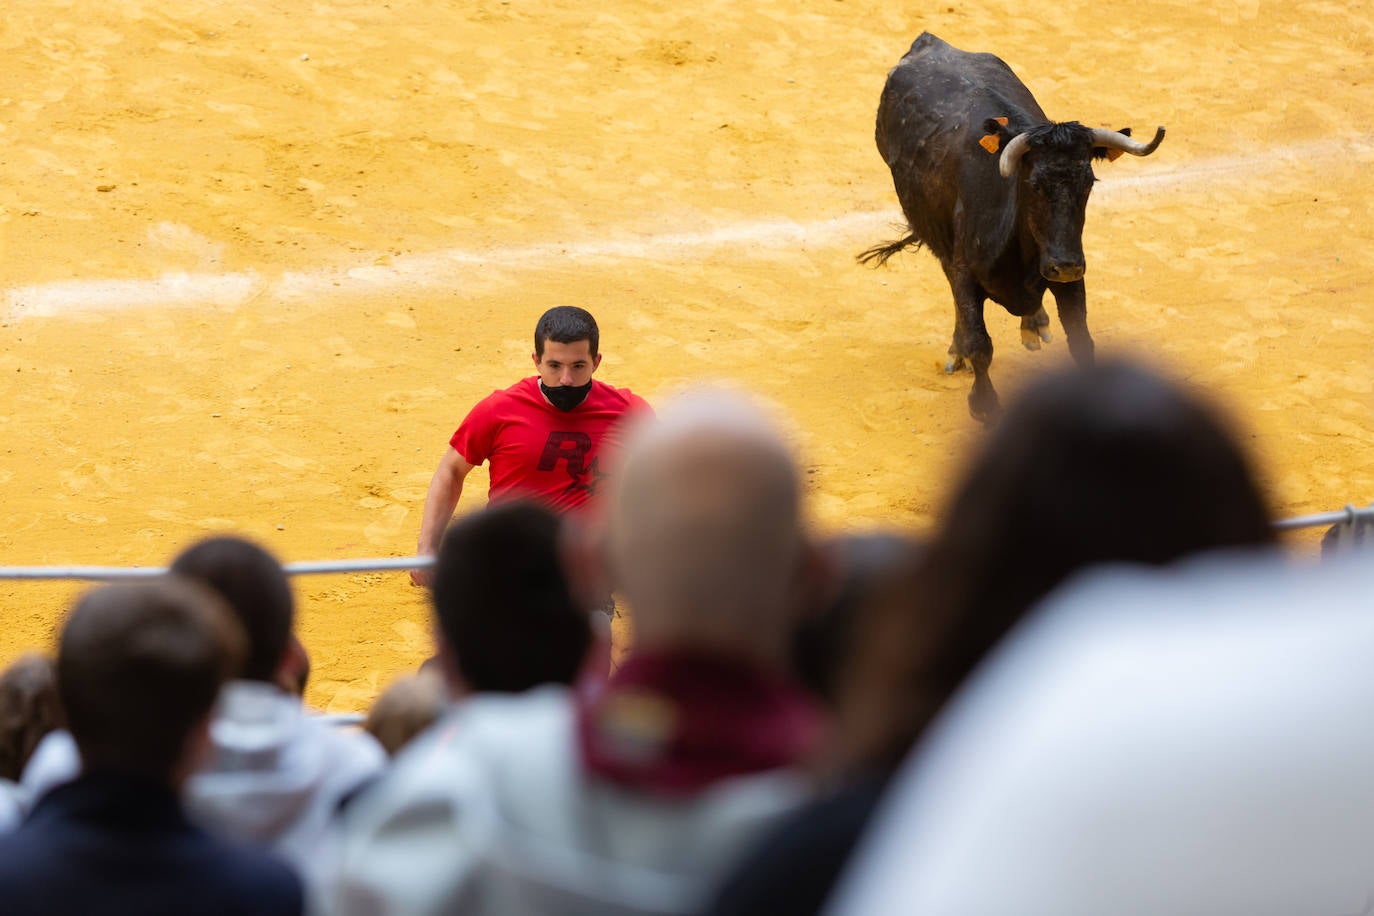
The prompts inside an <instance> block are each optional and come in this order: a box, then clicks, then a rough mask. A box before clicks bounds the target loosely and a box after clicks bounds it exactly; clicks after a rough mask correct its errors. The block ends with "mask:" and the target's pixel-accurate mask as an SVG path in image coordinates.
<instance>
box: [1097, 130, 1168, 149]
mask: <svg viewBox="0 0 1374 916" xmlns="http://www.w3.org/2000/svg"><path fill="white" fill-rule="evenodd" d="M1163 140H1164V128H1162V127H1156V128H1155V138H1154V139H1153V140H1151V141H1150V142H1149V143H1141V142H1140V141H1139V140H1132V139H1131V138H1130V137H1128V136H1126V135H1125V134H1123V133H1120V132H1119V131H1115V130H1103V129H1102V128H1100V127H1096V128H1093V146H1100V147H1103V148H1104V149H1119V150H1121V151H1122V152H1123V153H1130V154H1131V155H1132V156H1148V155H1150V154H1151V153H1153V152H1154V151H1155V150H1156V149H1158V148H1159V144H1160V143H1161V142H1162V141H1163Z"/></svg>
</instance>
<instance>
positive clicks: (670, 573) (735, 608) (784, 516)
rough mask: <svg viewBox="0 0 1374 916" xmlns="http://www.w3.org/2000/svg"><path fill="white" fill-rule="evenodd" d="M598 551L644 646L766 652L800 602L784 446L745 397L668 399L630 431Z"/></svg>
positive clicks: (792, 481)
mask: <svg viewBox="0 0 1374 916" xmlns="http://www.w3.org/2000/svg"><path fill="white" fill-rule="evenodd" d="M615 480H616V484H615V487H614V491H613V494H612V497H611V500H610V506H609V514H608V518H607V525H608V529H607V532H606V534H607V539H606V549H607V554H608V559H609V561H610V565H611V568H612V571H613V575H614V576H615V579H616V582H617V583H618V587H619V590H620V591H621V592H622V593H623V594H624V595H625V597H626V598H627V599H628V600H629V604H630V607H631V608H632V610H633V612H634V615H635V637H636V642H637V643H639V644H640V645H655V644H658V645H660V646H661V645H671V644H687V645H691V644H700V645H703V646H715V647H719V648H725V649H733V650H737V651H740V652H746V653H754V654H760V653H761V654H768V655H772V654H774V653H775V652H776V651H777V650H778V649H779V647H781V646H782V645H784V644H785V641H786V638H787V635H788V633H789V632H790V630H791V627H792V622H793V619H794V617H795V614H796V610H797V606H798V604H799V598H800V593H801V590H802V588H803V584H802V579H803V576H804V568H805V566H806V563H807V560H808V555H809V547H808V544H807V540H806V537H805V535H804V533H803V525H802V520H801V497H800V487H799V484H798V479H797V471H796V465H795V462H794V461H793V459H792V455H791V453H790V452H789V450H788V448H787V446H786V445H785V443H784V441H783V438H782V436H781V435H780V434H779V432H778V431H777V429H776V428H775V426H774V424H773V423H772V421H771V420H770V419H769V418H768V417H767V416H766V415H765V414H764V413H762V412H761V411H759V410H758V409H757V408H756V407H754V406H752V405H751V404H750V403H749V402H748V401H747V400H746V399H745V398H744V396H742V395H738V394H731V393H725V392H710V393H702V394H696V395H692V396H689V397H685V398H682V399H679V400H678V401H677V402H675V403H671V404H669V405H668V406H667V407H665V409H664V410H663V411H661V412H660V413H659V415H658V418H657V420H656V421H653V422H652V423H651V425H648V426H645V427H642V428H641V429H639V430H638V431H637V433H636V434H635V435H634V436H632V438H631V441H630V443H629V445H628V446H627V448H626V452H625V455H624V462H623V464H622V466H621V468H620V471H619V473H618V474H617V476H616V478H615Z"/></svg>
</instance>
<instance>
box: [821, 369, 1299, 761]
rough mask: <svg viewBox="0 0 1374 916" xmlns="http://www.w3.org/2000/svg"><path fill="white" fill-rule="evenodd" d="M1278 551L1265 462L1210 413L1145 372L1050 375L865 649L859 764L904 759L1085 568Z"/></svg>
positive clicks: (1033, 389)
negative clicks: (992, 655) (1259, 471)
mask: <svg viewBox="0 0 1374 916" xmlns="http://www.w3.org/2000/svg"><path fill="white" fill-rule="evenodd" d="M1273 542H1274V535H1273V531H1272V528H1271V527H1270V515H1269V511H1268V508H1267V506H1266V504H1265V500H1264V497H1263V495H1262V494H1261V492H1260V489H1259V485H1258V483H1257V482H1256V478H1255V475H1254V472H1253V470H1252V468H1251V465H1250V461H1249V459H1248V458H1247V456H1246V454H1245V452H1244V450H1243V449H1242V448H1241V447H1240V445H1239V444H1238V441H1237V439H1236V436H1235V434H1234V433H1233V431H1232V430H1231V428H1230V425H1229V423H1228V422H1227V421H1226V420H1225V418H1224V417H1223V416H1221V415H1220V414H1219V413H1218V412H1217V411H1216V410H1214V409H1213V408H1212V407H1210V406H1209V405H1208V404H1207V403H1205V402H1204V401H1203V400H1201V399H1200V398H1199V397H1197V396H1196V395H1194V394H1193V393H1191V392H1190V391H1188V390H1187V389H1185V388H1184V387H1182V386H1180V385H1178V384H1175V383H1174V382H1171V381H1169V380H1168V379H1166V378H1164V377H1162V376H1160V375H1159V374H1157V373H1155V372H1153V371H1151V370H1149V369H1146V368H1142V367H1140V366H1138V365H1133V364H1130V363H1122V362H1108V363H1103V364H1101V365H1098V366H1096V367H1093V368H1086V369H1078V368H1073V369H1064V370H1059V371H1054V372H1050V373H1048V374H1046V375H1045V376H1043V377H1042V378H1040V379H1039V380H1037V381H1036V382H1034V383H1033V384H1031V385H1030V386H1029V387H1028V388H1027V389H1026V390H1025V391H1024V392H1023V393H1022V394H1021V396H1020V397H1019V398H1017V399H1016V401H1015V403H1014V404H1013V405H1012V407H1011V408H1010V409H1009V410H1008V411H1007V413H1006V415H1005V416H1004V417H1003V419H1002V421H1001V423H1000V424H999V425H998V426H997V427H996V428H995V429H994V430H992V431H991V433H990V434H989V436H988V437H987V438H986V439H984V440H983V442H982V443H981V446H980V447H979V448H978V449H977V450H976V452H975V453H974V455H973V456H972V457H971V460H970V464H969V467H968V471H967V472H966V473H965V474H964V475H963V477H962V479H961V480H960V481H959V483H958V484H957V485H956V487H955V489H954V492H953V497H952V498H951V499H950V500H949V502H948V504H947V505H946V507H945V509H944V512H943V514H942V516H941V520H940V522H939V524H938V526H937V529H936V532H935V534H934V537H933V539H932V541H931V543H930V545H929V548H928V550H927V551H926V553H925V556H924V558H923V561H922V562H921V563H920V564H919V567H918V569H917V570H916V572H915V573H914V574H913V576H912V578H911V581H910V582H909V583H908V585H907V587H906V588H905V589H904V590H902V591H899V592H898V593H896V594H895V595H894V596H893V598H892V600H890V601H888V602H886V603H885V604H884V608H883V611H882V612H881V613H880V614H877V615H875V619H874V625H873V627H872V628H871V631H870V632H869V633H867V634H866V635H865V636H864V637H863V652H864V657H863V658H862V659H861V660H859V661H858V663H857V664H856V665H855V669H854V677H855V685H854V693H853V696H852V697H851V700H850V702H849V703H848V706H849V714H850V715H851V717H852V719H853V720H854V721H853V723H852V724H853V725H854V727H855V728H854V731H855V734H854V736H852V737H853V745H854V746H853V747H852V748H851V749H850V751H849V753H851V754H854V753H857V755H858V756H859V757H860V758H867V759H870V760H881V761H883V762H884V763H885V764H890V763H892V762H894V760H895V758H896V757H898V756H900V755H901V753H903V752H904V751H905V750H906V749H907V747H909V745H910V743H911V741H912V740H914V738H915V736H916V735H917V734H918V733H919V731H920V730H921V729H922V728H924V726H925V725H926V724H927V723H928V722H929V720H930V718H931V717H932V716H933V715H934V714H935V712H936V711H937V710H938V709H939V707H940V706H941V705H943V703H944V702H945V700H946V699H947V698H948V697H949V696H950V694H952V693H953V691H954V689H955V688H956V687H957V686H958V685H959V684H960V683H961V682H962V681H963V679H964V678H965V677H966V676H967V675H968V674H969V672H970V671H971V670H972V669H973V667H974V666H975V665H976V664H977V663H978V662H979V661H980V660H981V659H982V658H983V656H984V655H985V654H986V653H987V652H988V651H989V650H990V649H991V648H992V647H993V646H994V645H995V644H996V643H997V641H998V640H999V639H1001V637H1002V636H1003V635H1004V634H1005V633H1006V632H1007V631H1008V630H1009V629H1011V627H1012V626H1014V625H1015V624H1016V622H1017V621H1018V620H1020V619H1021V617H1022V616H1023V615H1024V614H1025V613H1026V611H1027V610H1029V609H1030V608H1031V607H1032V606H1033V605H1034V604H1035V603H1036V602H1037V601H1039V600H1040V599H1041V598H1043V597H1044V596H1045V595H1047V594H1048V593H1049V592H1050V591H1051V590H1053V589H1054V588H1055V587H1056V586H1058V585H1059V584H1060V583H1062V582H1064V581H1065V580H1066V579H1067V578H1069V577H1070V576H1071V575H1072V574H1074V573H1075V572H1077V571H1079V570H1081V569H1084V568H1086V567H1089V566H1092V565H1095V564H1100V563H1109V562H1124V563H1141V564H1149V565H1162V564H1167V563H1170V562H1172V561H1174V560H1178V559H1180V558H1182V557H1186V556H1189V555H1190V554H1195V553H1199V552H1202V551H1208V550H1214V549H1221V548H1241V547H1254V546H1259V545H1268V544H1272V543H1273Z"/></svg>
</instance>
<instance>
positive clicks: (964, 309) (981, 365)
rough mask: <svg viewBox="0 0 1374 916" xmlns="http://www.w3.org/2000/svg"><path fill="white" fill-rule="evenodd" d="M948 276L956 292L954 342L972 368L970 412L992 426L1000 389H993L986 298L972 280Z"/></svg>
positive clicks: (955, 275)
mask: <svg viewBox="0 0 1374 916" xmlns="http://www.w3.org/2000/svg"><path fill="white" fill-rule="evenodd" d="M946 275H947V276H949V280H950V288H951V289H952V290H953V291H954V312H955V324H954V327H955V341H954V345H955V346H956V347H958V349H959V352H960V353H961V354H963V357H964V358H965V359H966V360H968V362H969V365H971V366H972V367H973V390H971V391H970V392H969V395H968V410H969V413H970V414H972V415H973V419H975V420H977V421H979V422H980V423H990V422H992V421H993V420H995V419H996V418H997V415H998V414H999V413H1000V412H1001V409H1002V408H1001V404H1000V403H999V402H998V400H997V390H996V389H995V388H993V387H992V379H991V378H989V377H988V368H989V367H990V366H991V365H992V338H991V337H989V336H988V329H987V325H985V324H984V323H983V303H984V302H985V301H986V296H985V295H984V294H983V291H982V289H981V288H980V287H979V286H978V284H977V283H975V282H974V281H973V280H972V278H969V277H965V276H959V275H957V274H953V275H951V273H950V272H948V271H947V272H946Z"/></svg>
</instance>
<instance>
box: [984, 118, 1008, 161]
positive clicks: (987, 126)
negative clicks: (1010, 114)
mask: <svg viewBox="0 0 1374 916" xmlns="http://www.w3.org/2000/svg"><path fill="white" fill-rule="evenodd" d="M994 124H1000V125H1002V126H1003V127H1006V126H1007V119H1006V118H988V119H987V120H986V121H984V122H983V130H985V131H987V132H988V133H987V136H985V137H984V138H983V139H981V140H979V141H978V145H979V146H981V147H982V148H983V149H985V150H987V151H988V152H989V153H991V154H993V155H994V156H995V155H997V150H998V149H1000V148H1001V146H1002V141H1001V140H1000V139H998V136H997V128H995V127H993V125H994Z"/></svg>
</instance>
